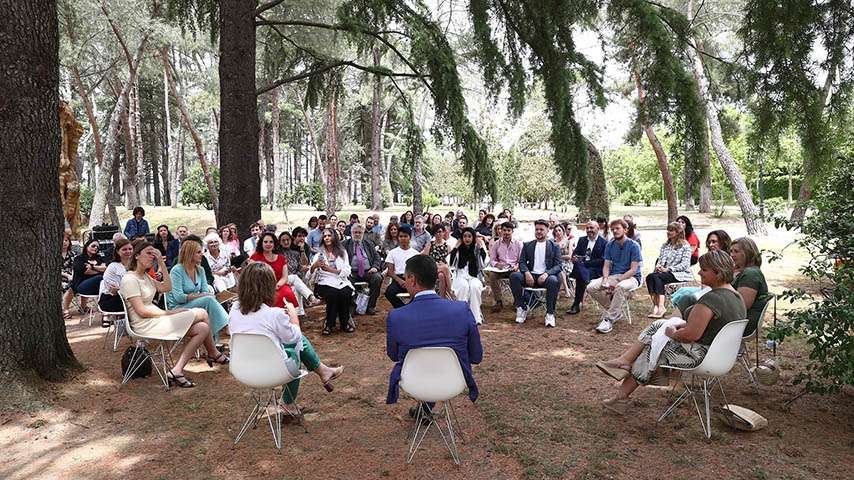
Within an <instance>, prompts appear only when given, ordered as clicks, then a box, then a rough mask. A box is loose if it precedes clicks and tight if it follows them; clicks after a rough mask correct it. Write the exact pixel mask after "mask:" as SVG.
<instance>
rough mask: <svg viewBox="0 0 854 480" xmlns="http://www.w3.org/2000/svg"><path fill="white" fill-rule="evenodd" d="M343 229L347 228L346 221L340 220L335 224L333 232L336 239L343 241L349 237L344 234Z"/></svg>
mask: <svg viewBox="0 0 854 480" xmlns="http://www.w3.org/2000/svg"><path fill="white" fill-rule="evenodd" d="M345 230H347V222H345V221H344V220H340V221H339V222H338V223H337V224H336V225H335V232H336V233H337V234H338V241H340V242H343V241H344V240H347V239H348V238H350V237H348V236H347V235H345V234H344V231H345Z"/></svg>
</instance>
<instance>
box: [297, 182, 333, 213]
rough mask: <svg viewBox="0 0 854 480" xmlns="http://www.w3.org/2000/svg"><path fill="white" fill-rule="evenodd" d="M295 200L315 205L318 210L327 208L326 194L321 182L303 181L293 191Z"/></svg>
mask: <svg viewBox="0 0 854 480" xmlns="http://www.w3.org/2000/svg"><path fill="white" fill-rule="evenodd" d="M293 202H294V203H302V204H306V205H309V206H312V207H314V208H315V209H316V210H320V211H325V210H326V195H325V193H324V192H323V185H321V184H320V182H310V183H301V184H299V185H297V187H296V188H295V189H294V193H293Z"/></svg>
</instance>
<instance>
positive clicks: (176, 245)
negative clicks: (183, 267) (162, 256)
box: [166, 225, 190, 268]
mask: <svg viewBox="0 0 854 480" xmlns="http://www.w3.org/2000/svg"><path fill="white" fill-rule="evenodd" d="M189 234H190V230H188V229H187V227H186V226H184V225H181V226H180V227H178V228H177V229H176V230H175V235H177V237H178V238H176V239H174V240H172V241H171V242H169V246H168V247H166V267H167V268H172V266H173V265H175V260H177V259H178V255H179V254H180V253H181V243H182V242H183V241H184V240H186V239H187V235H189Z"/></svg>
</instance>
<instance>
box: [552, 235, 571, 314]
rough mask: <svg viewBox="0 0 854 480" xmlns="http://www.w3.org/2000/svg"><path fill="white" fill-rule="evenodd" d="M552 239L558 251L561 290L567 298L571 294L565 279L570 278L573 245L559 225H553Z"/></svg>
mask: <svg viewBox="0 0 854 480" xmlns="http://www.w3.org/2000/svg"><path fill="white" fill-rule="evenodd" d="M552 238H553V239H554V242H555V243H556V244H557V246H558V248H559V249H560V259H561V265H560V281H561V285H563V290H564V291H565V292H566V298H569V297H571V296H572V292H570V291H569V286H568V285H567V284H566V279H567V278H571V277H570V276H571V275H572V250H573V249H574V248H575V245H573V243H574V242H572V239H571V237H570V236H569V235H567V234H566V230H565V229H564V226H563V225H561V224H558V225H555V226H554V228H552Z"/></svg>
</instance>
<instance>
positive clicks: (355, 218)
mask: <svg viewBox="0 0 854 480" xmlns="http://www.w3.org/2000/svg"><path fill="white" fill-rule="evenodd" d="M358 219H359V216H358V215H356V214H355V213H351V214H350V220H358Z"/></svg>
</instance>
